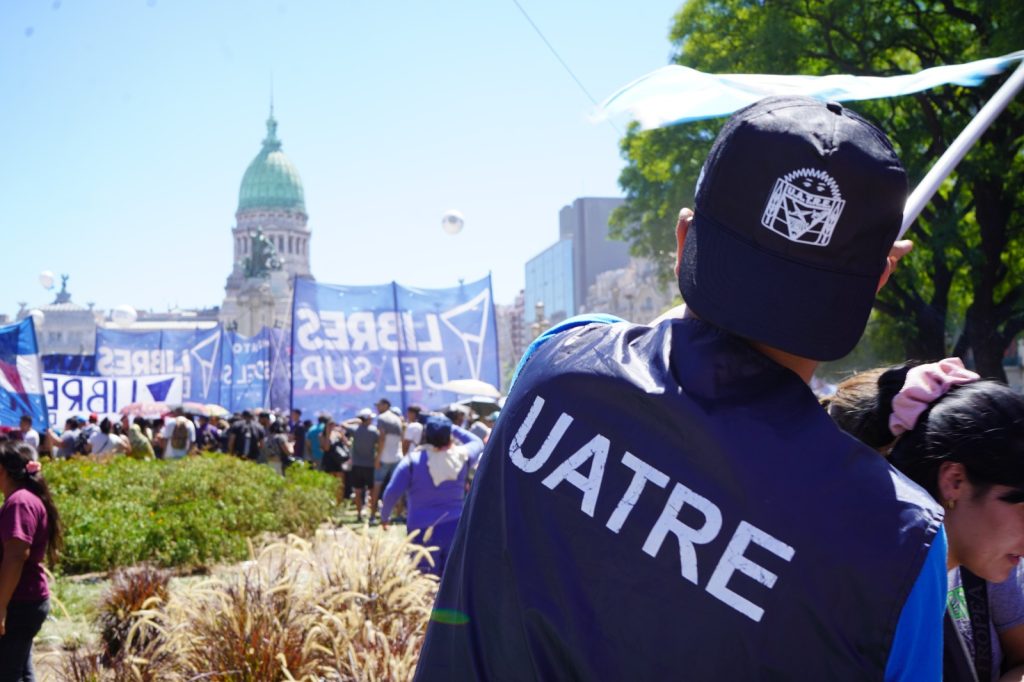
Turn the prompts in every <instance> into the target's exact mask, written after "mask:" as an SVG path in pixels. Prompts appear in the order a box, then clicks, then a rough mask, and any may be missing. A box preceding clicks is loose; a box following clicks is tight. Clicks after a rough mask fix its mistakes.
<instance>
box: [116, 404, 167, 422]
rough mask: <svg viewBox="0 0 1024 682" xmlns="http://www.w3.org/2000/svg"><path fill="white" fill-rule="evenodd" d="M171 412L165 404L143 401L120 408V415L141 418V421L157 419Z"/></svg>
mask: <svg viewBox="0 0 1024 682" xmlns="http://www.w3.org/2000/svg"><path fill="white" fill-rule="evenodd" d="M170 411H171V408H170V407H169V406H168V405H167V403H163V402H152V401H143V402H138V403H129V404H128V405H125V406H124V407H122V408H121V414H123V415H124V416H126V417H142V418H143V419H157V418H159V417H163V416H164V415H166V414H168V413H169V412H170Z"/></svg>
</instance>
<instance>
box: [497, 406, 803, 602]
mask: <svg viewBox="0 0 1024 682" xmlns="http://www.w3.org/2000/svg"><path fill="white" fill-rule="evenodd" d="M543 409H544V398H542V397H541V396H536V397H535V398H534V400H533V404H532V405H531V406H530V410H529V412H528V413H527V415H526V417H525V418H524V419H523V422H522V424H521V425H520V426H519V429H518V431H516V435H515V437H514V438H513V439H512V444H511V446H510V448H509V451H508V456H509V459H510V460H511V461H512V463H513V464H514V465H515V466H516V467H518V468H519V469H521V470H522V471H524V472H526V473H528V474H532V473H536V472H537V471H539V470H540V469H541V467H543V466H544V465H545V464H546V463H547V462H548V460H549V459H551V456H552V455H553V454H554V452H555V450H556V448H557V447H558V444H559V442H560V441H561V440H562V437H563V436H564V435H565V433H566V431H568V430H569V428H570V427H571V426H572V424H573V417H572V416H570V415H569V414H567V413H565V412H562V413H561V414H559V416H558V419H557V420H556V421H555V424H554V426H553V427H552V429H551V431H550V432H549V433H548V434H547V435H546V436H545V438H544V441H543V442H542V443H541V445H540V447H539V448H538V450H537V452H535V453H534V454H533V455H528V454H527V453H526V452H525V451H524V450H523V443H525V442H526V438H527V437H528V436H529V435H530V431H531V430H532V429H533V426H534V424H535V423H536V421H537V417H538V416H540V414H541V411H542V410H543ZM611 449H612V444H611V442H610V441H609V440H608V438H606V437H605V436H602V435H601V434H600V433H597V434H595V435H594V436H593V437H592V438H591V439H590V440H589V441H588V442H587V443H586V444H585V445H584V446H583V447H581V448H580V449H579V450H577V451H576V452H575V453H573V454H571V455H569V457H568V458H566V459H565V460H563V461H562V462H561V463H560V464H558V466H556V467H555V468H554V469H553V470H552V471H551V473H549V474H548V475H547V476H545V477H544V478H543V479H542V480H541V485H543V486H544V487H546V488H548V489H549V490H554V489H555V488H556V487H558V486H559V485H561V484H562V483H568V484H569V485H571V486H573V487H575V488H577V489H578V490H580V492H582V493H583V498H582V500H581V502H580V511H582V512H583V513H584V514H586V515H587V516H589V517H591V518H593V517H594V513H595V510H596V507H597V501H598V497H599V496H600V494H601V483H602V481H603V480H604V473H605V467H606V465H607V462H608V454H609V451H610V450H611ZM587 462H590V471H589V473H588V474H587V475H584V474H583V473H582V472H581V471H580V469H581V467H584V466H585V465H586V464H587ZM621 463H622V465H623V466H625V467H626V468H627V469H630V470H631V471H632V472H633V478H632V480H631V481H630V483H629V486H628V487H627V488H626V491H625V493H624V494H623V495H622V499H620V500H619V502H618V504H617V505H616V506H615V509H614V510H613V511H612V513H611V515H610V516H609V517H608V520H607V521H606V522H605V527H607V528H608V529H609V530H610V531H612V532H613V533H615V534H618V533H619V531H620V530H622V527H623V526H624V525H625V523H626V522H627V521H628V520H629V515H630V512H631V511H632V510H633V508H634V507H635V506H636V504H637V503H638V502H639V501H640V498H641V496H642V495H643V494H644V491H645V490H646V489H647V486H648V484H653V485H654V486H655V487H657V488H661V489H666V488H668V487H669V484H670V483H673V481H671V480H670V479H669V477H668V476H667V475H666V474H665V473H663V472H661V471H659V470H658V469H656V468H655V467H653V466H651V465H650V464H648V463H647V462H645V461H643V460H642V459H640V458H639V457H637V456H636V455H634V454H632V453H630V452H628V451H627V452H624V453H623V455H622V460H621ZM685 506H690V507H693V508H695V509H696V510H697V511H699V512H700V513H701V514H702V515H703V517H704V522H703V524H702V525H701V526H700V527H699V528H694V527H692V526H688V525H686V524H684V523H683V522H682V521H680V519H679V515H680V512H681V511H682V509H683V507H685ZM723 524H724V519H723V517H722V510H721V509H720V508H719V507H718V505H716V504H715V503H714V502H712V501H711V500H709V499H708V498H706V497H704V496H702V495H700V494H699V493H697V492H695V491H693V490H691V489H690V488H688V487H687V486H686V485H684V484H683V483H681V482H678V481H676V482H674V484H673V485H672V487H671V492H670V493H669V496H668V499H667V500H666V501H665V505H664V507H663V509H662V510H661V514H660V515H659V516H658V520H657V521H656V522H655V524H654V527H653V528H651V530H650V532H649V533H648V535H647V539H646V541H645V542H644V543H643V546H642V547H641V550H642V551H643V552H644V553H645V554H648V555H649V556H652V557H655V556H657V555H658V552H659V551H660V550H661V547H662V545H663V544H664V543H665V540H666V539H667V538H668V536H669V535H673V536H674V537H675V539H676V541H677V542H678V543H679V562H680V573H681V575H682V577H683V578H685V579H686V580H688V581H689V582H691V583H693V584H694V585H697V586H700V578H701V574H700V573H699V572H698V558H699V557H698V549H697V548H698V547H699V546H700V545H707V544H708V543H710V542H711V541H713V540H714V539H715V538H717V537H718V535H719V534H720V533H721V532H722V527H723ZM751 544H755V545H758V546H759V547H762V548H763V549H765V550H767V551H768V552H770V553H771V554H774V555H775V556H777V557H779V558H780V559H782V560H783V561H786V562H789V561H792V559H793V556H794V555H795V553H796V550H794V549H793V548H792V547H791V546H789V545H787V544H786V543H785V542H783V541H781V540H779V539H778V538H776V537H774V536H772V535H770V534H769V533H766V532H765V531H763V530H761V529H760V528H758V527H757V526H755V525H753V524H752V523H749V522H747V521H744V520H740V521H739V522H738V523H737V524H736V526H735V529H734V530H733V533H732V537H731V539H730V540H729V542H728V544H727V545H726V547H725V550H724V551H723V553H722V556H721V557H719V558H718V561H717V563H716V564H715V567H714V569H713V570H712V571H711V575H710V577H709V578H707V581H706V583H705V584H704V589H705V590H706V591H707V592H708V594H710V595H712V596H713V597H715V598H716V599H718V600H720V601H721V602H723V603H725V604H727V605H728V606H730V607H731V608H733V609H736V610H737V611H739V612H740V613H742V614H743V615H744V616H747V617H748V618H750V619H751V620H753V621H755V622H760V621H761V618H762V617H763V616H764V609H763V608H762V607H760V606H758V605H757V604H755V603H753V602H752V601H750V600H749V599H747V598H746V597H744V596H741V595H739V594H737V593H736V592H734V591H733V590H731V589H730V588H729V581H730V579H732V578H733V575H734V574H736V573H740V574H742V575H744V576H746V577H748V578H750V579H751V580H753V581H755V582H757V583H759V584H760V585H762V586H763V587H765V588H767V589H771V588H772V587H773V586H774V585H775V583H776V581H777V580H778V576H777V575H776V574H775V573H773V572H771V571H770V570H768V569H767V568H765V567H764V566H760V565H758V564H756V563H754V562H753V561H752V560H751V559H750V558H749V557H747V556H745V555H744V553H745V552H746V550H747V548H748V547H749V546H750V545H751ZM704 565H707V561H706V560H705V561H704Z"/></svg>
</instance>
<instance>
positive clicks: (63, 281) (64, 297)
mask: <svg viewBox="0 0 1024 682" xmlns="http://www.w3.org/2000/svg"><path fill="white" fill-rule="evenodd" d="M68 279H70V278H69V277H68V276H67V275H61V276H60V291H59V292H58V293H57V298H55V299H53V302H54V303H68V302H69V301H70V300H71V294H69V293H68Z"/></svg>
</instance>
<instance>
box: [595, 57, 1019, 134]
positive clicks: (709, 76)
mask: <svg viewBox="0 0 1024 682" xmlns="http://www.w3.org/2000/svg"><path fill="white" fill-rule="evenodd" d="M1022 59H1024V51H1020V52H1014V53H1012V54H1008V55H1005V56H1003V57H993V58H991V59H980V60H978V61H975V62H968V63H966V64H953V65H950V66H936V67H934V68H931V69H925V70H924V71H919V72H917V73H910V74H905V75H900V76H887V77H881V76H849V75H845V74H836V75H830V76H779V75H774V74H759V73H703V72H701V71H697V70H696V69H691V68H688V67H685V66H679V65H675V64H673V65H671V66H665V67H662V68H660V69H658V70H657V71H652V72H651V73H649V74H647V75H646V76H641V77H640V78H638V79H636V80H635V81H633V82H632V83H630V84H629V85H626V86H625V87H623V88H622V89H620V90H619V91H618V92H616V93H615V94H614V95H612V96H611V97H609V98H608V99H606V100H605V101H604V102H603V103H602V104H601V106H600V107H598V109H597V112H596V114H595V118H596V119H598V120H604V119H606V118H618V117H620V116H623V115H628V116H629V117H630V118H632V119H633V120H635V121H637V122H638V123H639V124H640V126H641V127H642V128H644V129H645V130H649V129H651V128H661V127H664V126H669V125H674V124H676V123H685V122H687V121H697V120H700V119H705V118H715V117H717V116H728V115H729V114H731V113H732V112H734V111H736V110H738V109H742V108H743V107H745V106H747V105H748V104H753V103H754V102H756V101H758V100H759V99H763V98H765V97H769V96H771V95H805V96H807V97H815V98H817V99H822V100H833V101H837V102H846V101H851V100H861V99H876V98H880V97H896V96H899V95H909V94H911V93H914V92H920V91H922V90H928V89H929V88H934V87H936V86H939V85H946V84H949V83H954V84H956V85H963V86H975V85H979V84H980V83H981V82H982V81H983V80H985V78H987V77H989V76H994V75H996V74H998V73H1000V72H1002V71H1003V70H1004V69H1006V68H1007V67H1009V66H1011V65H1012V64H1013V63H1014V62H1018V61H1021V60H1022Z"/></svg>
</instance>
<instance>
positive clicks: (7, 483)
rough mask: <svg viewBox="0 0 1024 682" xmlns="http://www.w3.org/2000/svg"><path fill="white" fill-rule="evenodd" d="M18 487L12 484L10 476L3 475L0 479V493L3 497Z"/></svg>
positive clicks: (8, 495)
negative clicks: (0, 479)
mask: <svg viewBox="0 0 1024 682" xmlns="http://www.w3.org/2000/svg"><path fill="white" fill-rule="evenodd" d="M17 489H18V486H16V485H14V481H12V480H11V477H10V476H4V479H3V480H2V481H0V493H3V494H4V499H5V500H6V499H7V498H8V497H10V496H11V495H13V494H14V491H15V490H17Z"/></svg>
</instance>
